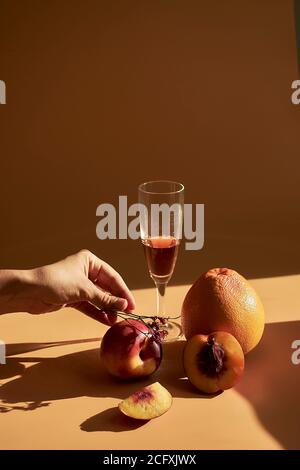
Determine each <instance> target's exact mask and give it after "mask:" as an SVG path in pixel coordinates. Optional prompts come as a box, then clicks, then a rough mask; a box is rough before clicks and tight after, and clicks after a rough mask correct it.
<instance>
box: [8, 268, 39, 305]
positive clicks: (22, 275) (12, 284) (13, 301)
mask: <svg viewBox="0 0 300 470" xmlns="http://www.w3.org/2000/svg"><path fill="white" fill-rule="evenodd" d="M35 277H36V275H35V270H34V269H33V270H13V269H11V270H3V271H2V270H1V271H0V314H4V313H13V312H24V311H26V305H27V301H28V300H29V299H30V297H31V296H30V292H31V291H32V289H33V286H34V284H35Z"/></svg>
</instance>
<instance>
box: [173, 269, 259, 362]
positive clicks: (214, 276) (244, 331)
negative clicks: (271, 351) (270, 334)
mask: <svg viewBox="0 0 300 470" xmlns="http://www.w3.org/2000/svg"><path fill="white" fill-rule="evenodd" d="M181 322H182V328H183V333H184V335H185V337H186V338H187V339H189V338H190V337H191V336H194V335H196V334H206V335H207V334H209V333H212V332H214V331H227V332H228V333H231V334H232V335H233V336H235V338H236V339H237V340H238V342H239V343H240V345H241V346H242V349H243V352H244V354H246V353H247V352H249V351H251V349H253V348H254V347H255V346H256V345H257V344H258V342H259V341H260V339H261V337H262V335H263V331H264V324H265V314H264V307H263V304H262V302H261V300H260V298H259V296H258V295H257V293H256V292H255V290H254V289H253V287H252V286H251V285H250V284H249V282H248V281H247V280H246V279H245V278H244V277H243V276H241V275H240V274H239V273H237V272H236V271H234V270H233V269H228V268H214V269H210V270H209V271H207V272H206V273H204V274H202V276H200V278H199V279H198V280H197V281H196V282H195V283H194V284H193V285H192V287H191V288H190V290H189V291H188V293H187V295H186V297H185V299H184V302H183V305H182V310H181Z"/></svg>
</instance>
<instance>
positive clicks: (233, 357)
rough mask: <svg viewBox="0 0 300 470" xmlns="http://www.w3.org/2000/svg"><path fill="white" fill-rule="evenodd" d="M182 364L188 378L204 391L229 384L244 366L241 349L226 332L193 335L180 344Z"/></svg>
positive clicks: (232, 384) (213, 390)
mask: <svg viewBox="0 0 300 470" xmlns="http://www.w3.org/2000/svg"><path fill="white" fill-rule="evenodd" d="M183 365H184V369H185V372H186V374H187V376H188V378H189V380H190V382H191V383H192V384H193V385H194V386H195V387H196V388H198V390H200V391H202V392H204V393H216V392H219V391H221V390H226V389H228V388H231V387H233V386H234V385H235V384H236V382H237V381H238V380H239V378H240V377H241V375H242V373H243V370H244V353H243V350H242V347H241V345H240V343H239V342H238V341H237V339H236V338H235V337H234V336H232V335H231V334H230V333H227V332H225V331H217V332H214V333H211V334H209V335H195V336H192V338H190V339H189V340H188V341H187V343H186V345H185V348H184V352H183Z"/></svg>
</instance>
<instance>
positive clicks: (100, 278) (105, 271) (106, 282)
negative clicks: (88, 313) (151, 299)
mask: <svg viewBox="0 0 300 470" xmlns="http://www.w3.org/2000/svg"><path fill="white" fill-rule="evenodd" d="M88 253H89V279H91V281H93V282H95V283H96V284H97V285H98V286H99V287H100V288H101V289H103V290H104V291H108V292H110V293H111V294H113V296H115V297H118V298H120V297H121V298H122V299H126V301H127V303H126V306H125V307H123V308H122V307H121V306H120V304H118V302H117V301H116V300H110V301H109V304H110V305H111V303H114V302H116V303H117V304H118V305H119V306H118V307H116V306H115V309H119V310H125V309H127V310H128V311H130V310H134V308H135V301H134V297H133V295H132V294H131V292H130V290H129V289H128V287H127V285H126V284H125V282H124V280H123V279H122V277H121V276H120V274H119V273H118V272H117V271H115V270H114V269H113V268H112V267H111V266H110V265H109V264H108V263H106V262H105V261H102V260H100V259H99V258H97V257H96V256H95V255H93V254H92V253H90V252H88ZM106 300H107V299H106ZM123 305H124V304H123Z"/></svg>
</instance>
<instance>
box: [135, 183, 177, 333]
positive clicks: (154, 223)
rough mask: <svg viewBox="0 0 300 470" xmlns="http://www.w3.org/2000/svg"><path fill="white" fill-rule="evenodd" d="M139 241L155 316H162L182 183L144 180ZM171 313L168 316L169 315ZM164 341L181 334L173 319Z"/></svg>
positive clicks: (172, 261) (172, 262) (172, 264)
mask: <svg viewBox="0 0 300 470" xmlns="http://www.w3.org/2000/svg"><path fill="white" fill-rule="evenodd" d="M138 192H139V204H140V228H141V240H142V243H143V246H144V253H145V257H146V261H147V264H148V269H149V273H150V276H151V278H152V279H153V281H154V283H155V286H156V295H157V316H158V317H160V318H166V317H168V315H167V314H166V308H165V293H166V287H167V284H168V282H169V281H170V279H171V277H172V274H173V271H174V267H175V264H176V259H177V254H178V249H179V244H180V240H181V238H182V223H183V201H184V186H183V185H182V184H181V183H176V182H174V181H148V182H146V183H142V184H140V185H139V188H138ZM170 316H171V315H170ZM165 327H166V330H167V332H168V335H167V336H166V337H165V339H164V341H175V340H177V339H179V338H180V337H181V335H182V330H181V326H180V325H179V324H178V323H176V322H173V321H168V322H167V323H166V325H165Z"/></svg>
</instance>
